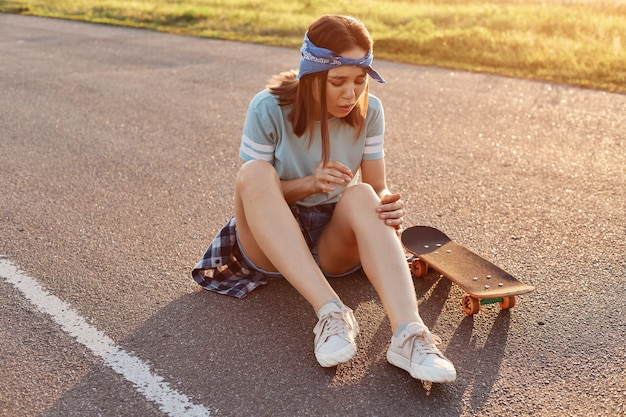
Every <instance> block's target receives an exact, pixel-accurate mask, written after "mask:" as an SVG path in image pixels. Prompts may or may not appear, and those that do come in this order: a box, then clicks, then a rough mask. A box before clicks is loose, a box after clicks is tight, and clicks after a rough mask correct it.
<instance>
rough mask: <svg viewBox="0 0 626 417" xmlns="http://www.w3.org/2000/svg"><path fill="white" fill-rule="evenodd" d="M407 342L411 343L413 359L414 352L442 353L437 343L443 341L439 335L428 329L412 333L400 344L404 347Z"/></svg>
mask: <svg viewBox="0 0 626 417" xmlns="http://www.w3.org/2000/svg"><path fill="white" fill-rule="evenodd" d="M407 343H410V344H411V361H413V355H414V354H429V353H434V354H438V355H439V354H441V352H440V351H439V349H438V348H437V345H438V344H440V343H441V339H440V338H439V336H437V335H434V334H432V333H431V332H430V331H428V330H427V329H419V330H417V331H416V332H415V333H411V334H410V335H409V336H408V337H407V338H406V339H404V340H403V341H402V343H401V344H400V346H401V347H404V346H405V345H406V344H407Z"/></svg>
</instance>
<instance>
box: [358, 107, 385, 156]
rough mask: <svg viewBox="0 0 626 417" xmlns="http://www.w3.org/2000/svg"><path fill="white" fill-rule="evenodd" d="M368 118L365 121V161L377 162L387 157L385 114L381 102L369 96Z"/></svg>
mask: <svg viewBox="0 0 626 417" xmlns="http://www.w3.org/2000/svg"><path fill="white" fill-rule="evenodd" d="M368 101H369V104H368V106H367V117H366V119H365V147H364V149H363V159H364V160H376V159H382V158H384V157H385V151H384V147H383V145H384V142H385V139H384V138H385V113H384V111H383V106H382V103H381V102H380V100H379V99H378V98H377V97H375V96H373V95H370V96H369V100H368Z"/></svg>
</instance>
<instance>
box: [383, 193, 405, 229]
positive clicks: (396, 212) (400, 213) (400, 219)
mask: <svg viewBox="0 0 626 417" xmlns="http://www.w3.org/2000/svg"><path fill="white" fill-rule="evenodd" d="M376 211H377V212H378V216H379V217H380V219H381V220H384V221H385V224H386V225H388V226H392V227H393V228H395V229H396V233H398V234H400V233H401V232H402V224H403V223H404V213H405V211H404V201H402V199H401V198H400V194H388V195H385V196H383V198H381V205H380V206H378V207H377V209H376Z"/></svg>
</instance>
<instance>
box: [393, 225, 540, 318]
mask: <svg viewBox="0 0 626 417" xmlns="http://www.w3.org/2000/svg"><path fill="white" fill-rule="evenodd" d="M401 240H402V245H403V246H404V248H405V249H406V250H407V251H408V252H410V253H411V254H412V255H413V256H411V257H410V258H409V259H408V260H409V264H410V268H411V272H412V273H413V275H415V276H416V277H422V276H424V275H426V274H427V273H428V268H429V267H430V268H432V269H434V270H435V271H437V272H439V273H440V274H441V275H443V276H445V277H446V278H448V279H449V280H450V281H452V282H453V283H455V284H456V285H458V286H459V287H460V288H461V289H462V290H463V291H465V292H466V293H467V294H466V295H464V296H463V299H462V301H461V305H462V307H463V310H464V311H465V312H466V313H467V314H468V315H472V314H476V313H478V312H479V311H480V306H481V304H492V303H499V304H500V308H502V309H509V308H512V307H513V306H515V303H516V298H515V296H516V295H521V294H526V293H529V292H532V291H534V290H535V287H533V286H531V285H526V284H524V283H523V282H521V281H519V280H518V279H517V278H515V277H513V276H512V275H511V274H509V273H508V272H506V271H504V270H502V269H500V268H499V267H497V266H496V265H494V264H493V263H491V262H489V261H488V260H486V259H484V258H483V257H481V256H479V255H477V254H476V253H474V252H472V251H471V250H469V249H467V248H465V247H464V246H461V245H459V244H458V243H456V242H454V241H453V240H452V239H450V238H449V237H448V236H446V235H445V233H443V232H441V231H439V230H437V229H435V228H432V227H427V226H412V227H409V228H407V229H406V230H404V231H403V232H402V236H401Z"/></svg>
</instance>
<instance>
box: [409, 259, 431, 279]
mask: <svg viewBox="0 0 626 417" xmlns="http://www.w3.org/2000/svg"><path fill="white" fill-rule="evenodd" d="M411 273H412V274H413V275H414V276H415V277H416V278H422V277H424V276H426V274H427V273H428V264H427V263H426V262H424V261H422V260H421V259H419V258H416V259H413V261H412V262H411Z"/></svg>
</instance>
